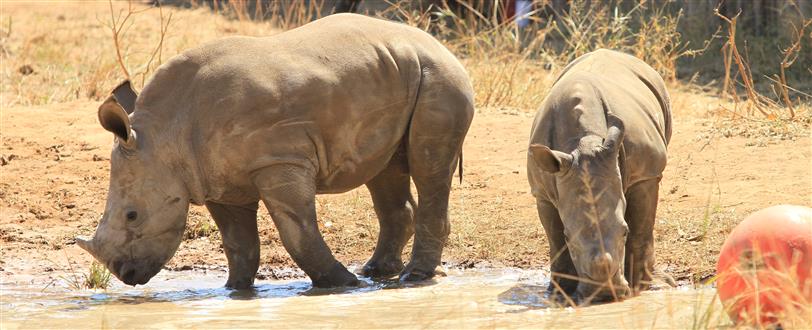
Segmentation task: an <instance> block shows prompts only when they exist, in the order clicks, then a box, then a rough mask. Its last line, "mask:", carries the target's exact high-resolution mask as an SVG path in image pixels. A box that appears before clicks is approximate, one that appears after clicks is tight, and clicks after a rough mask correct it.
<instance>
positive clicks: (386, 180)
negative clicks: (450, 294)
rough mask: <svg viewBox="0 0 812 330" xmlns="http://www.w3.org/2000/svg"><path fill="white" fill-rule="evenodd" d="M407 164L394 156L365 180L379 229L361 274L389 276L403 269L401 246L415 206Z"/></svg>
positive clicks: (408, 233)
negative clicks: (380, 170)
mask: <svg viewBox="0 0 812 330" xmlns="http://www.w3.org/2000/svg"><path fill="white" fill-rule="evenodd" d="M407 167H408V165H407V164H406V160H405V159H400V158H399V157H397V156H396V157H395V158H394V159H393V160H392V161H391V162H390V164H389V166H388V167H387V168H386V169H384V170H383V171H382V172H381V173H380V174H378V175H377V176H375V178H373V179H372V180H371V181H369V182H368V183H367V188H368V189H369V192H370V194H371V195H372V201H373V203H374V205H375V214H376V215H377V216H378V223H379V224H380V232H379V233H378V245H377V246H376V247H375V252H374V253H373V254H372V258H370V259H369V261H367V263H366V265H364V268H363V271H362V272H363V275H364V276H369V277H389V276H393V275H397V274H398V273H400V271H401V270H403V259H402V254H403V247H404V246H406V242H408V241H409V238H411V237H412V235H413V234H414V209H415V202H414V199H413V198H412V193H411V191H410V187H409V173H408V168H407Z"/></svg>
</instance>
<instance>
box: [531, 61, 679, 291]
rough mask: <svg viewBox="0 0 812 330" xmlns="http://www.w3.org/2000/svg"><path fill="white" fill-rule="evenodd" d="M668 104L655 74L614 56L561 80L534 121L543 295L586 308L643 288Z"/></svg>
mask: <svg viewBox="0 0 812 330" xmlns="http://www.w3.org/2000/svg"><path fill="white" fill-rule="evenodd" d="M669 102H670V101H669V97H668V92H667V91H666V88H665V84H664V83H663V80H662V78H660V75H659V74H657V72H656V71H654V70H653V69H652V68H651V67H649V66H648V65H647V64H646V63H644V62H643V61H641V60H639V59H637V58H635V57H633V56H630V55H626V54H623V53H619V52H615V51H610V50H598V51H595V52H592V53H589V54H586V55H583V56H581V57H579V58H578V59H576V60H575V61H574V62H572V63H570V64H569V65H568V66H567V67H566V68H564V71H563V73H562V74H561V75H560V76H559V77H558V80H557V81H556V82H555V84H554V85H553V87H552V89H551V91H550V94H549V95H548V96H547V97H546V98H545V100H544V102H543V104H542V106H541V108H540V109H539V111H538V113H537V114H536V119H535V121H534V122H533V130H532V133H531V137H530V147H529V152H528V157H527V167H528V170H527V173H528V178H529V182H530V186H531V188H532V192H533V195H534V196H535V197H536V201H537V207H538V213H539V217H540V218H541V223H542V225H543V227H544V231H545V232H546V234H547V238H548V242H549V243H550V256H551V261H552V265H551V267H550V268H551V272H552V274H553V276H552V283H551V284H550V287H549V290H548V291H551V292H555V291H556V290H558V289H560V290H562V291H564V293H566V294H577V296H580V297H581V298H583V299H584V301H585V302H589V301H600V300H608V299H618V298H622V297H624V296H626V295H627V294H629V293H631V292H634V291H637V290H641V289H645V288H646V287H647V286H648V283H649V282H650V281H651V275H652V274H653V273H654V268H653V267H654V237H653V229H654V216H655V213H656V210H657V192H658V189H659V185H660V179H661V178H662V173H663V169H665V164H666V147H667V145H668V141H669V140H670V139H671V110H670V104H669ZM666 277H667V276H666Z"/></svg>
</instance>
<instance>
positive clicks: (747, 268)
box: [716, 205, 812, 325]
mask: <svg viewBox="0 0 812 330" xmlns="http://www.w3.org/2000/svg"><path fill="white" fill-rule="evenodd" d="M811 270H812V208H809V207H804V206H794V205H779V206H772V207H768V208H766V209H763V210H760V211H757V212H755V213H753V214H751V215H750V216H748V217H747V218H745V219H744V221H742V222H741V223H740V224H739V225H738V226H736V228H735V229H733V232H731V233H730V236H728V237H727V239H726V240H725V244H724V245H723V246H722V251H721V253H720V255H719V262H718V263H717V265H716V274H718V279H717V288H718V292H719V298H720V299H721V301H722V304H723V305H724V306H725V309H726V310H727V312H728V315H730V317H731V318H732V319H733V320H734V321H736V322H741V323H750V324H758V325H765V324H775V323H779V322H781V320H782V319H783V318H787V317H793V315H795V316H797V315H802V316H801V317H804V316H803V315H804V314H806V313H812V307H810V306H812V279H810V277H809V275H810V271H811Z"/></svg>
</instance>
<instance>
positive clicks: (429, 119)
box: [400, 74, 474, 281]
mask: <svg viewBox="0 0 812 330" xmlns="http://www.w3.org/2000/svg"><path fill="white" fill-rule="evenodd" d="M442 76H443V75H441V74H438V75H433V77H435V78H437V77H442ZM428 77H432V76H431V75H430V76H428ZM424 84H427V85H421V90H423V89H424V88H425V87H426V86H428V87H429V88H428V90H430V92H427V94H428V95H426V94H423V95H421V96H420V100H419V101H418V103H417V106H416V107H415V110H414V115H413V117H412V121H411V123H410V126H409V137H408V144H407V151H406V152H407V156H408V164H409V173H410V174H411V176H412V179H413V180H414V183H415V187H416V188H417V195H418V202H417V210H416V212H415V220H414V227H415V228H414V229H415V233H414V244H413V246H412V259H411V260H410V261H409V263H408V264H407V265H406V268H405V269H404V270H403V271H402V272H401V275H400V280H401V281H422V280H426V279H429V278H432V277H433V276H434V275H435V270H436V268H437V267H438V266H440V262H441V257H442V252H443V246H444V245H445V242H446V239H447V238H448V235H449V233H450V231H451V225H450V223H449V221H448V198H449V193H450V191H451V181H452V179H453V175H454V171H455V170H456V166H457V162H458V160H459V154H460V152H461V150H462V143H463V140H464V139H465V134H466V133H467V132H468V128H469V126H470V124H471V120H472V119H473V115H474V108H473V104H472V102H471V98H470V97H469V95H466V94H465V93H464V92H463V91H462V90H459V89H456V88H449V86H448V85H446V84H447V82H446V83H444V82H438V83H432V82H428V83H427V82H426V81H424Z"/></svg>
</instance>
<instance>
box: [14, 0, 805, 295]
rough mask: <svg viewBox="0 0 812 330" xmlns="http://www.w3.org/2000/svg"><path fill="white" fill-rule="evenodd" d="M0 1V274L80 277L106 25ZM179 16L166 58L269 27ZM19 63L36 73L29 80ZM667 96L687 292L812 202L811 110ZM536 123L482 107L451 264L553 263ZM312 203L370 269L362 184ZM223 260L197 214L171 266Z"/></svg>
mask: <svg viewBox="0 0 812 330" xmlns="http://www.w3.org/2000/svg"><path fill="white" fill-rule="evenodd" d="M117 5H119V4H117ZM3 6H4V7H3V8H2V9H3V13H2V14H3V15H0V16H2V17H0V18H2V22H0V23H2V24H0V26H2V27H4V28H5V26H6V22H5V21H4V20H5V19H6V16H5V15H11V16H13V17H14V21H13V23H14V32H13V33H10V36H4V35H2V34H0V46H2V47H0V56H2V60H3V66H2V77H3V81H2V89H0V137H1V138H2V145H0V156H2V166H0V245H1V246H2V250H0V273H2V274H3V275H4V276H5V275H11V274H14V275H18V274H47V273H49V272H63V271H69V272H70V271H76V272H85V271H86V269H87V267H88V265H89V263H90V261H91V258H90V257H89V255H87V254H86V253H83V252H82V251H81V250H80V249H79V248H78V247H77V246H76V245H75V244H74V241H73V237H74V236H76V235H92V233H93V231H94V229H95V226H96V225H97V223H98V220H99V219H100V218H101V214H102V212H103V209H104V204H105V198H106V191H107V185H108V175H109V174H108V173H109V154H110V148H111V146H112V135H111V134H109V133H108V132H106V131H104V130H103V129H102V128H101V126H99V124H98V123H97V119H96V109H97V107H98V105H99V104H100V101H98V100H99V99H100V98H102V99H103V98H104V97H106V93H107V91H109V89H110V88H112V86H114V85H115V83H116V81H117V80H118V78H117V77H118V76H120V75H117V74H116V70H117V67H116V64H115V62H114V61H111V60H110V59H112V58H114V55H113V52H112V50H111V48H110V47H109V45H108V43H109V35H108V33H109V31H108V30H107V29H106V28H105V27H104V26H103V25H102V24H101V23H100V22H101V19H100V17H102V18H103V17H106V16H104V15H105V10H107V9H106V7H105V6H98V4H94V5H92V6H95V7H93V8H91V7H92V6H91V5H86V4H83V6H84V7H83V8H82V10H75V8H74V7H70V6H68V5H62V4H60V5H56V4H49V5H47V6H45V5H36V4H34V5H32V4H11V5H9V4H3ZM74 6H75V5H74ZM174 14H175V19H176V21H177V22H178V23H176V24H178V25H175V26H176V27H177V26H183V24H186V23H188V22H209V23H211V24H208V23H206V24H203V23H201V24H198V25H196V26H197V27H196V28H195V29H190V30H182V31H173V36H172V37H171V38H168V39H167V42H168V45H171V46H167V49H166V50H165V51H166V56H169V55H171V54H173V53H176V52H178V51H180V50H182V49H185V48H188V47H192V46H194V45H196V44H199V43H201V42H203V41H205V40H210V39H212V38H215V37H218V36H222V35H226V34H258V35H263V34H268V33H272V32H271V31H270V28H269V27H268V25H267V24H264V25H263V24H253V23H251V24H248V23H246V24H243V23H242V22H232V21H227V20H225V19H223V18H221V17H218V16H217V15H212V14H210V13H208V12H207V11H205V10H194V11H185V12H181V11H174ZM107 15H109V13H107ZM139 15H141V16H137V19H138V20H140V21H138V20H137V21H136V23H135V24H136V25H135V26H136V28H133V30H132V31H133V32H131V35H132V36H133V38H132V40H135V41H133V43H131V44H129V46H128V47H130V49H132V50H143V49H151V48H150V46H151V45H153V44H154V42H155V40H153V39H154V35H155V32H154V30H155V26H156V25H157V26H159V25H158V24H159V19H158V18H156V16H155V12H154V11H151V12H146V13H144V14H139ZM149 15H151V16H149ZM11 16H10V17H11ZM146 27H150V28H151V29H152V30H147V29H146ZM206 29H210V30H206ZM149 31H152V32H149ZM136 35H138V36H139V37H138V38H136V37H135V36H136ZM140 35H144V36H145V37H143V38H142V39H143V40H142V39H139V38H141V37H140ZM148 37H149V38H148ZM150 38H152V39H150ZM128 40H129V39H128ZM136 41H137V42H140V43H135V42H136ZM142 53H146V54H148V53H149V52H146V51H143V52H140V53H139V52H135V51H133V52H132V57H131V58H130V61H131V62H132V63H139V60H138V59H137V56H142V57H144V54H142ZM139 54H140V55H139ZM99 63H100V64H99ZM27 64H31V67H32V68H33V73H32V72H28V73H25V72H26V71H27V70H23V69H24V66H25V65H27ZM469 68H473V65H471V66H469ZM497 69H498V68H497ZM541 75H542V76H546V75H547V74H546V73H543V74H541ZM472 76H474V80H475V86H484V85H483V84H482V82H483V79H480V80H479V81H477V79H478V77H482V75H481V72H480V74H479V75H477V74H475V72H472ZM531 78H532V77H531ZM138 80H139V81H140V79H138ZM529 81H531V82H532V81H533V80H532V79H531V80H529ZM544 83H545V82H543V81H536V82H535V84H537V85H538V84H544ZM520 88H522V90H526V88H523V87H520ZM528 88H530V87H528ZM535 90H536V89H533V91H535ZM538 90H544V86H542V88H538ZM482 94H484V92H482ZM535 94H541V95H543V93H535ZM539 99H540V98H539ZM672 99H673V108H674V135H673V139H672V144H671V146H670V148H669V165H668V167H667V169H666V172H665V176H664V179H663V181H662V186H661V188H660V204H659V209H658V214H657V225H656V244H657V254H658V259H657V261H658V267H661V268H663V269H665V270H666V271H667V272H670V273H671V274H672V275H673V276H674V277H675V278H676V279H677V280H679V281H682V282H683V283H694V282H696V281H699V280H702V279H706V278H708V277H710V276H711V275H712V274H713V273H714V266H715V262H716V258H717V254H718V252H719V248H720V246H721V245H722V242H723V240H724V237H725V236H726V235H727V233H729V232H730V231H731V230H732V228H733V227H734V226H735V224H736V223H738V221H740V220H741V219H742V218H743V217H744V216H746V215H747V214H748V213H750V212H752V211H754V210H757V209H760V208H763V207H767V206H770V205H774V204H783V203H789V204H801V205H810V204H812V200H810V199H811V198H812V149H811V148H812V146H811V145H810V123H812V115H810V110H809V107H808V106H807V107H806V110H804V111H805V112H804V113H802V114H801V117H803V119H802V120H799V121H795V122H792V123H787V122H782V121H773V122H763V121H758V120H744V119H737V120H731V119H726V118H728V117H727V116H724V115H723V114H719V113H717V112H718V110H719V109H720V103H723V102H721V101H720V100H719V99H718V98H716V97H713V96H710V95H706V94H704V93H702V92H701V91H699V90H698V89H695V88H687V87H684V86H681V85H675V86H672ZM530 103H532V102H530ZM727 106H728V107H729V105H727ZM533 113H534V109H533V106H528V107H525V108H510V109H507V108H484V107H483V108H480V109H478V112H477V114H476V117H475V119H474V122H473V125H472V127H471V131H470V133H469V135H468V138H467V140H466V144H465V147H464V153H465V164H464V165H465V177H464V181H463V183H462V184H459V183H457V182H456V180H455V183H454V189H453V191H452V196H451V207H450V212H451V222H452V233H451V236H450V238H449V241H448V244H447V247H446V250H445V253H444V258H443V259H444V260H445V261H446V262H447V264H448V265H449V266H452V267H476V266H515V267H522V268H543V267H546V266H547V265H548V261H549V260H548V259H549V257H548V247H547V243H546V238H545V237H544V234H543V230H542V228H541V224H540V223H539V221H538V218H537V215H536V211H535V205H534V200H533V198H532V197H531V196H530V194H529V186H528V184H527V180H526V177H527V176H526V172H525V162H526V161H525V154H526V152H525V151H526V146H527V139H528V136H529V130H530V125H531V122H532V115H533ZM317 208H318V213H319V224H320V226H321V229H322V232H323V235H324V236H325V239H326V240H327V243H328V244H329V245H330V246H331V247H332V249H333V252H334V253H335V254H336V255H337V257H338V259H339V260H341V261H342V262H344V263H345V264H359V263H363V262H364V261H365V260H366V258H368V257H369V256H370V255H371V253H372V250H373V248H374V245H375V240H376V237H377V231H378V224H377V220H376V218H375V214H374V211H373V209H372V205H371V201H370V198H369V196H368V192H367V191H366V189H364V188H360V189H357V190H355V191H351V192H348V193H345V194H341V195H329V196H319V197H318V203H317ZM258 221H259V227H260V231H261V242H262V270H261V275H263V276H269V277H278V276H285V275H290V274H292V272H290V271H283V270H286V269H290V268H291V267H292V266H294V264H293V263H292V261H291V259H290V257H289V256H288V255H287V253H286V252H285V251H284V249H283V248H282V245H281V243H280V241H279V237H278V233H277V231H276V230H275V228H274V226H273V223H272V221H271V219H270V218H269V216H268V215H267V212H265V211H264V210H261V212H260V218H259V220H258ZM409 248H410V247H407V251H408V250H409ZM407 257H408V256H406V258H407ZM225 265H226V260H225V256H224V255H223V252H222V248H221V246H220V237H219V234H218V233H217V231H216V228H215V227H214V225H213V221H211V219H210V217H209V216H208V214H207V212H206V210H205V209H204V208H201V207H193V208H192V209H191V212H190V215H189V220H188V225H187V233H186V239H185V240H184V241H183V243H182V244H181V246H180V249H179V250H178V252H177V254H176V255H175V257H174V258H173V259H172V260H171V261H170V263H169V264H168V265H167V267H168V268H171V269H195V268H212V267H213V268H223V267H224V266H225ZM293 274H295V272H293Z"/></svg>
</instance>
